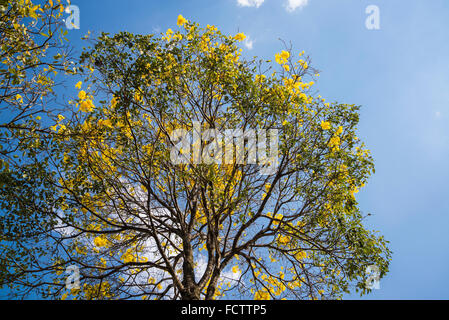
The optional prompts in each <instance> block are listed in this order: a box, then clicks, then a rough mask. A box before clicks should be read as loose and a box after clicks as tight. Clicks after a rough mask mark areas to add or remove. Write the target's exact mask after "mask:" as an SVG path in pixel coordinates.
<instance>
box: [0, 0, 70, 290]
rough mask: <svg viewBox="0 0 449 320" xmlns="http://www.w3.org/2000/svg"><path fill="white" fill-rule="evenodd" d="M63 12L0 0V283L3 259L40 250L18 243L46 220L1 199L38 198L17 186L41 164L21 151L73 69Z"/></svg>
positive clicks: (22, 0)
mask: <svg viewBox="0 0 449 320" xmlns="http://www.w3.org/2000/svg"><path fill="white" fill-rule="evenodd" d="M63 12H64V6H63V5H62V4H61V1H60V0H58V1H56V0H55V1H54V2H53V1H48V2H47V3H45V4H36V3H35V2H33V1H30V0H17V1H5V0H4V1H1V3H0V15H1V16H0V48H1V53H0V61H1V64H0V112H1V114H0V188H1V190H2V194H3V195H4V196H5V197H6V198H5V199H3V198H2V199H1V201H0V204H1V207H2V210H1V211H0V216H1V219H0V220H1V221H0V230H1V231H2V232H1V233H0V241H1V243H0V251H1V258H0V262H1V263H0V266H1V268H0V285H1V284H2V283H3V282H5V281H6V279H7V278H8V276H7V275H8V268H7V265H8V264H7V263H6V261H5V260H4V259H8V260H10V261H14V263H15V264H16V266H18V265H22V264H27V260H28V259H29V258H30V256H31V252H33V254H37V253H39V252H41V248H39V247H34V248H33V246H27V247H25V246H23V244H24V243H25V242H27V239H28V238H29V237H31V236H33V235H34V234H36V233H37V232H40V230H36V226H37V225H41V226H43V225H45V224H47V223H50V221H51V219H42V217H40V216H38V215H37V214H35V212H33V211H32V210H31V211H29V212H24V211H21V208H20V207H21V204H20V203H18V204H17V205H18V207H11V206H8V205H7V203H6V202H7V200H6V199H7V197H9V196H8V194H12V193H18V194H21V195H22V196H24V198H25V199H26V202H31V201H34V200H35V199H34V200H32V199H33V198H35V197H36V196H39V195H36V194H34V190H33V189H31V188H26V187H23V188H22V186H24V185H26V184H27V183H29V182H30V181H29V180H30V178H31V179H34V178H36V179H34V182H36V181H37V180H38V179H39V178H38V177H39V175H41V176H42V175H43V172H44V171H45V170H46V169H47V168H46V165H45V163H42V164H41V165H40V166H34V165H33V164H32V162H31V161H33V162H34V164H35V163H36V161H35V160H36V155H33V156H32V157H31V159H25V157H24V154H22V153H21V150H24V149H27V148H28V149H30V150H31V149H33V148H34V147H35V146H36V145H37V144H38V143H39V136H40V135H48V134H49V132H50V130H49V128H48V125H47V124H48V123H49V121H50V122H51V121H52V120H51V119H54V113H53V111H54V110H55V109H56V105H57V103H56V102H57V101H56V97H55V94H54V90H55V87H57V86H58V85H59V84H60V83H61V79H60V78H59V79H58V73H59V72H61V73H64V74H66V75H67V74H73V73H74V70H73V65H72V64H71V62H70V60H69V58H70V53H71V52H70V48H69V47H68V46H67V44H66V43H65V40H67V39H65V34H66V32H67V31H66V30H65V29H63V28H62V27H61V26H62V22H61V18H62V15H63ZM51 106H52V107H51ZM28 160H29V161H28ZM38 171H42V172H41V173H38ZM27 174H29V176H27ZM44 186H45V185H44ZM48 191H50V190H47V191H46V192H48ZM41 195H43V194H41ZM42 200H44V198H42Z"/></svg>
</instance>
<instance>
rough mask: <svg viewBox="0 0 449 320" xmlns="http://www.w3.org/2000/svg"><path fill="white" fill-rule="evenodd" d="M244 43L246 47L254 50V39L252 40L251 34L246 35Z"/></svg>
mask: <svg viewBox="0 0 449 320" xmlns="http://www.w3.org/2000/svg"><path fill="white" fill-rule="evenodd" d="M243 44H244V45H245V47H246V49H248V50H252V48H253V46H254V40H252V39H251V38H250V37H249V36H246V39H245V42H243Z"/></svg>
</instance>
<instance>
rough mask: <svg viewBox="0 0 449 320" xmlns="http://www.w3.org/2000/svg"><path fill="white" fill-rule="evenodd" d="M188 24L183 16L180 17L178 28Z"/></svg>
mask: <svg viewBox="0 0 449 320" xmlns="http://www.w3.org/2000/svg"><path fill="white" fill-rule="evenodd" d="M186 22H187V20H186V19H185V18H184V17H183V16H182V15H179V16H178V21H177V24H178V26H182V25H183V24H184V23H186Z"/></svg>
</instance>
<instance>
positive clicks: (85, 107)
mask: <svg viewBox="0 0 449 320" xmlns="http://www.w3.org/2000/svg"><path fill="white" fill-rule="evenodd" d="M94 108H95V106H94V104H93V102H92V100H86V101H83V102H81V105H80V110H81V111H82V112H92V110H93V109H94Z"/></svg>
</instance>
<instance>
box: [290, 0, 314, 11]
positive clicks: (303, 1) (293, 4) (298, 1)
mask: <svg viewBox="0 0 449 320" xmlns="http://www.w3.org/2000/svg"><path fill="white" fill-rule="evenodd" d="M308 2H309V0H287V4H286V6H285V8H286V9H287V11H289V12H293V11H295V10H296V9H298V8H302V7H305V6H306V5H307V3H308Z"/></svg>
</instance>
